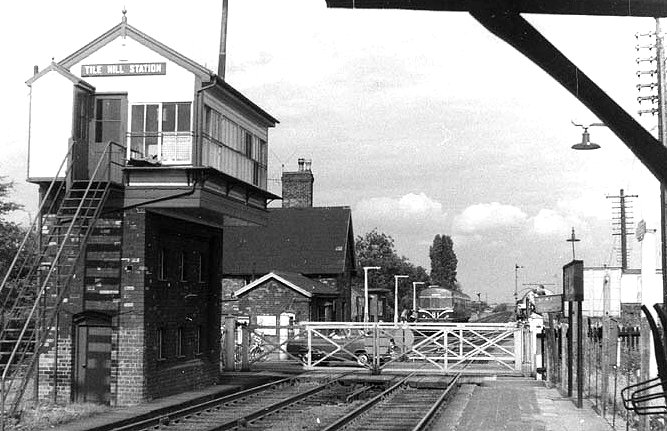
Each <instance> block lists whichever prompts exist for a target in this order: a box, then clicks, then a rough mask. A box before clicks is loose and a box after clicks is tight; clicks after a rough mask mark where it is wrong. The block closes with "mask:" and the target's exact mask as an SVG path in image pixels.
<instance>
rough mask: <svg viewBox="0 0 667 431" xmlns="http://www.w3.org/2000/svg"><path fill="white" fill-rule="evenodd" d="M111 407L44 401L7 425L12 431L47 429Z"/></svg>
mask: <svg viewBox="0 0 667 431" xmlns="http://www.w3.org/2000/svg"><path fill="white" fill-rule="evenodd" d="M110 409H111V407H109V406H105V405H100V404H92V403H71V404H65V405H59V404H52V403H44V404H40V405H38V406H36V407H30V408H27V409H25V410H24V411H23V414H22V416H21V420H20V421H18V422H15V423H13V424H11V425H10V426H9V427H7V429H8V430H11V431H28V430H34V431H38V430H47V429H51V428H54V427H56V426H60V425H63V424H66V423H68V422H71V421H74V420H78V419H82V418H86V417H88V416H93V415H97V414H100V413H103V412H106V411H108V410H110Z"/></svg>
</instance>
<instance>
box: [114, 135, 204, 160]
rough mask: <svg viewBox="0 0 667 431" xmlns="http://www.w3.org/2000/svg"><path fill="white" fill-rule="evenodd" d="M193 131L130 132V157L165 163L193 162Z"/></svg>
mask: <svg viewBox="0 0 667 431" xmlns="http://www.w3.org/2000/svg"><path fill="white" fill-rule="evenodd" d="M193 136H194V135H193V133H192V132H142V133H137V132H130V133H128V134H127V148H128V149H129V152H128V153H127V155H126V157H127V158H128V159H143V160H149V161H154V162H158V163H160V164H163V165H190V164H192V144H193V142H194V139H193Z"/></svg>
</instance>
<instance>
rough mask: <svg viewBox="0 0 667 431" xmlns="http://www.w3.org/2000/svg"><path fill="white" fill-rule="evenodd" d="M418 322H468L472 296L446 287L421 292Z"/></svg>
mask: <svg viewBox="0 0 667 431" xmlns="http://www.w3.org/2000/svg"><path fill="white" fill-rule="evenodd" d="M417 304H418V307H419V308H418V310H417V320H418V321H420V322H467V321H468V320H469V319H470V314H471V309H470V307H471V300H470V296H468V295H466V294H465V293H463V292H460V291H458V290H454V289H448V288H446V287H429V288H427V289H423V290H421V291H420V292H419V297H418V303H417Z"/></svg>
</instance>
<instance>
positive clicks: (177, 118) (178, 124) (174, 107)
mask: <svg viewBox="0 0 667 431" xmlns="http://www.w3.org/2000/svg"><path fill="white" fill-rule="evenodd" d="M162 131H163V132H189V131H190V103H189V102H188V103H163V104H162Z"/></svg>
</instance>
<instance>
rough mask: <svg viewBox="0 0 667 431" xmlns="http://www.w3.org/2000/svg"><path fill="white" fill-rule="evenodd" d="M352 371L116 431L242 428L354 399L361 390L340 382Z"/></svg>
mask: <svg viewBox="0 0 667 431" xmlns="http://www.w3.org/2000/svg"><path fill="white" fill-rule="evenodd" d="M355 372H358V371H353V372H348V373H345V374H342V375H340V376H337V377H335V378H333V379H331V380H329V381H327V382H324V383H321V382H303V381H302V380H303V379H300V378H299V377H292V378H287V379H283V380H279V381H277V382H272V383H268V384H265V385H262V386H258V387H255V388H251V389H248V390H245V391H241V392H238V393H235V394H232V395H227V396H224V397H221V398H217V399H213V400H209V401H206V402H203V403H200V404H196V405H192V406H188V407H185V408H181V409H178V408H175V409H174V410H172V411H170V412H169V413H168V414H163V415H161V416H156V417H151V418H149V419H144V420H139V421H136V422H132V423H129V424H126V425H123V426H120V427H116V428H113V431H144V430H146V431H147V430H153V431H163V430H164V431H167V430H179V431H180V430H183V431H200V430H201V431H203V430H206V431H213V430H228V429H240V428H241V429H242V428H243V427H244V426H245V425H246V424H247V423H249V422H252V421H257V420H261V419H262V418H264V417H267V416H270V415H273V414H275V413H276V412H279V411H281V410H285V409H286V408H288V407H290V406H292V405H298V404H303V405H305V404H304V403H311V404H312V403H321V402H322V400H324V399H331V398H334V399H337V397H343V398H346V397H349V396H351V395H352V396H354V394H353V393H352V392H357V391H358V388H355V387H354V386H351V385H350V386H348V387H347V388H344V389H341V387H340V384H339V382H340V381H341V379H343V378H344V377H345V376H348V375H350V374H353V373H355Z"/></svg>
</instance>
